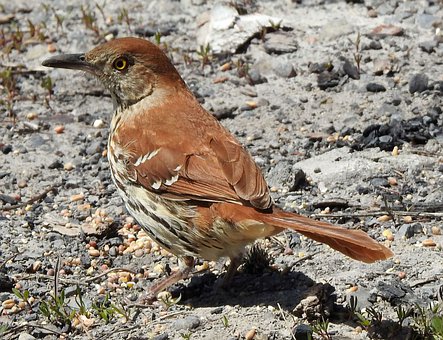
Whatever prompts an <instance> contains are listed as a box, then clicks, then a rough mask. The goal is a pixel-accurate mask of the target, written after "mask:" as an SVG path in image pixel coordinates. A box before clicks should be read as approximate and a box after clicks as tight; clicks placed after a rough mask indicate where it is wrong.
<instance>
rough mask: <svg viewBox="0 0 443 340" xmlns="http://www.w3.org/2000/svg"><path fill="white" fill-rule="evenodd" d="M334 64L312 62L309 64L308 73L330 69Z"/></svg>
mask: <svg viewBox="0 0 443 340" xmlns="http://www.w3.org/2000/svg"><path fill="white" fill-rule="evenodd" d="M333 68H334V65H332V64H331V63H312V64H310V65H309V73H322V72H325V71H332V69H333Z"/></svg>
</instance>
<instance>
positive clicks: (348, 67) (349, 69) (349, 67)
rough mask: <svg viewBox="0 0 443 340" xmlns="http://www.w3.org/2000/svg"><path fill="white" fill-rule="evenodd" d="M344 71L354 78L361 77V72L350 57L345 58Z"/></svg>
mask: <svg viewBox="0 0 443 340" xmlns="http://www.w3.org/2000/svg"><path fill="white" fill-rule="evenodd" d="M343 71H344V73H345V74H347V75H348V76H349V77H350V78H352V79H360V73H359V72H358V69H357V66H355V65H354V64H352V63H351V62H350V61H349V60H348V59H345V62H344V64H343Z"/></svg>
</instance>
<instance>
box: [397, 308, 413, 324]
mask: <svg viewBox="0 0 443 340" xmlns="http://www.w3.org/2000/svg"><path fill="white" fill-rule="evenodd" d="M395 312H396V313H397V318H398V325H399V326H400V327H402V326H403V322H404V321H405V320H406V319H407V318H409V317H410V316H412V315H413V314H414V308H413V307H409V308H407V309H406V308H404V307H403V306H402V305H400V306H398V307H397V308H395Z"/></svg>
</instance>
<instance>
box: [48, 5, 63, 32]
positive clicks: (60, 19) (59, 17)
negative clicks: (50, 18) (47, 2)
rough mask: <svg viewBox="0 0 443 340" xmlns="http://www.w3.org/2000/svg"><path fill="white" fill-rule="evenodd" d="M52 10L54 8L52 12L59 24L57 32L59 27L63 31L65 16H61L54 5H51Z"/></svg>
mask: <svg viewBox="0 0 443 340" xmlns="http://www.w3.org/2000/svg"><path fill="white" fill-rule="evenodd" d="M51 10H52V13H54V18H55V22H56V24H57V26H56V30H57V32H58V30H59V29H60V31H61V32H63V21H64V20H65V18H64V17H63V16H61V15H60V14H58V13H57V11H56V10H55V9H54V8H53V7H51Z"/></svg>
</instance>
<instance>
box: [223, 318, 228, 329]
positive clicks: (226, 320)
mask: <svg viewBox="0 0 443 340" xmlns="http://www.w3.org/2000/svg"><path fill="white" fill-rule="evenodd" d="M222 323H223V326H224V327H225V328H228V327H229V320H228V317H227V316H226V315H223V318H222Z"/></svg>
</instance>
